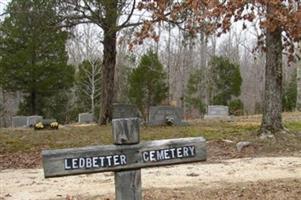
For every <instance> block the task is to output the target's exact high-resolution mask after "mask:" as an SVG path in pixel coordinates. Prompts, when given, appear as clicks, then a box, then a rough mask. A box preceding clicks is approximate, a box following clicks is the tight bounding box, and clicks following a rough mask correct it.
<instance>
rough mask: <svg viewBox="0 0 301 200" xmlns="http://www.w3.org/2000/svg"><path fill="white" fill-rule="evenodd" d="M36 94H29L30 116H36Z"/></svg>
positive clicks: (33, 92)
mask: <svg viewBox="0 0 301 200" xmlns="http://www.w3.org/2000/svg"><path fill="white" fill-rule="evenodd" d="M36 98H37V96H36V92H35V91H32V92H31V93H30V104H31V105H30V107H31V110H30V111H31V113H30V114H31V115H36V114H37V106H36Z"/></svg>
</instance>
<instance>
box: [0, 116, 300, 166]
mask: <svg viewBox="0 0 301 200" xmlns="http://www.w3.org/2000/svg"><path fill="white" fill-rule="evenodd" d="M293 116H295V114H294V115H293ZM298 116H299V115H298ZM300 116H301V114H300ZM285 118H287V119H286V120H285V126H286V128H288V129H289V130H291V131H292V132H295V133H300V132H301V120H295V117H292V115H288V117H285ZM259 126H260V118H259V117H253V118H252V117H251V118H246V117H241V118H235V119H234V120H233V121H231V122H222V121H203V120H196V121H191V122H190V125H188V126H180V127H179V126H156V127H146V126H141V129H140V133H141V140H142V141H143V140H144V141H145V140H157V139H168V138H181V137H197V136H203V137H205V138H206V139H207V140H208V141H209V142H208V148H209V149H208V152H209V156H216V155H221V156H220V157H223V156H224V155H230V154H231V156H230V157H233V155H235V156H237V154H235V144H236V142H239V141H246V140H247V141H251V142H252V143H253V144H255V146H256V155H257V154H260V153H262V152H264V153H272V154H277V153H279V152H280V153H282V154H283V153H288V152H300V150H301V139H300V138H297V139H290V138H289V139H288V140H286V141H283V142H278V143H275V142H272V141H269V142H267V141H261V140H259V139H258V138H257V137H256V133H257V130H258V129H259ZM229 140H230V141H233V143H231V142H230V143H229ZM99 144H112V127H111V126H110V125H108V126H97V125H92V126H71V125H69V126H62V127H60V128H59V130H45V131H35V130H33V129H11V128H8V129H0V158H1V157H2V158H3V159H2V162H1V161H0V168H1V166H2V168H3V165H5V166H6V167H4V168H7V167H9V166H10V164H5V163H7V162H12V163H15V165H16V161H14V158H13V157H16V159H28V158H26V156H33V155H32V154H35V155H34V156H35V157H37V158H36V159H35V160H38V161H36V162H35V163H37V162H40V161H39V160H40V158H39V155H40V152H41V150H43V149H57V148H71V147H83V146H91V145H99ZM211 150H212V151H211ZM212 152H213V153H212ZM229 152H231V153H229ZM253 153H254V152H253ZM10 155H13V156H10ZM246 156H247V155H246ZM226 157H227V156H226ZM7 159H9V161H6V160H7ZM30 166H31V165H30V164H29V167H30ZM21 167H22V164H21ZM23 167H24V166H23Z"/></svg>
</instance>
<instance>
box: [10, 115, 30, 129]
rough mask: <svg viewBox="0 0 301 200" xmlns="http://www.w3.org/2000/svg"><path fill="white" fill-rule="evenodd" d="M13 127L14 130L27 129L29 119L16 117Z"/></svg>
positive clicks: (13, 120) (13, 118)
mask: <svg viewBox="0 0 301 200" xmlns="http://www.w3.org/2000/svg"><path fill="white" fill-rule="evenodd" d="M12 127H13V128H25V127H27V117H26V116H14V117H12Z"/></svg>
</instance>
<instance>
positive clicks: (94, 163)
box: [42, 137, 207, 177]
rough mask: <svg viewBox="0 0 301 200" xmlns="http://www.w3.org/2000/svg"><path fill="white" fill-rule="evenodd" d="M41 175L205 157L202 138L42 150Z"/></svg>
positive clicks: (160, 163)
mask: <svg viewBox="0 0 301 200" xmlns="http://www.w3.org/2000/svg"><path fill="white" fill-rule="evenodd" d="M42 157H43V167H44V175H45V177H55V176H67V175H75V174H87V173H96V172H104V171H119V170H132V169H139V168H144V167H152V166H162V165H171V164H181V163H189V162H197V161H204V160H206V157H207V153H206V141H205V139H204V138H202V137H196V138H179V139H169V140H157V141H149V142H143V143H140V144H135V145H103V146H92V147H83V148H71V149H61V150H46V151H43V152H42Z"/></svg>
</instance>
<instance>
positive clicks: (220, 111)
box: [204, 105, 230, 119]
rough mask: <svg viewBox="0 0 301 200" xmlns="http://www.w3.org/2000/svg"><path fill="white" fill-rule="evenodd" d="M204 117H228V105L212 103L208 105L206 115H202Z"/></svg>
mask: <svg viewBox="0 0 301 200" xmlns="http://www.w3.org/2000/svg"><path fill="white" fill-rule="evenodd" d="M204 118H205V119H230V116H229V107H228V106H220V105H212V106H208V112H207V115H205V116H204Z"/></svg>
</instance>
